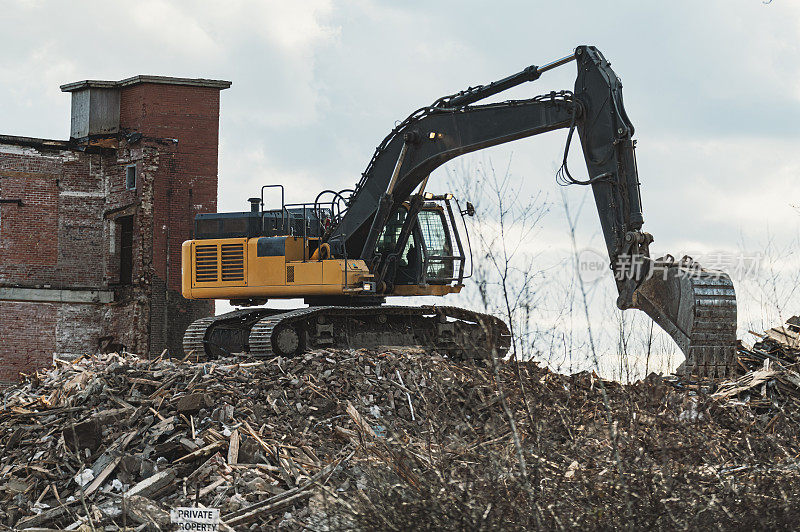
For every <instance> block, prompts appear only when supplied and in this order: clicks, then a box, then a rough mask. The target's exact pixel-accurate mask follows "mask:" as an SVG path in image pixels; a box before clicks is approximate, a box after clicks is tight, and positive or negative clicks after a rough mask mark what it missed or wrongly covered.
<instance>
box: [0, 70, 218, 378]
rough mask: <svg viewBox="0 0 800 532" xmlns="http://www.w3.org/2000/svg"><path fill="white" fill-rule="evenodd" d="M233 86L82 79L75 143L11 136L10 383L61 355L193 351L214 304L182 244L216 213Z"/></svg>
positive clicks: (1, 355) (5, 249)
mask: <svg viewBox="0 0 800 532" xmlns="http://www.w3.org/2000/svg"><path fill="white" fill-rule="evenodd" d="M229 86H230V82H227V81H216V80H206V79H183V78H168V77H157V76H136V77H133V78H129V79H125V80H122V81H116V82H111V81H81V82H77V83H70V84H68V85H64V86H62V87H61V90H62V91H64V92H69V93H71V95H72V117H71V133H70V139H69V140H66V141H60V140H46V139H38V138H27V137H15V136H6V135H0V382H9V381H13V380H16V379H17V378H18V374H19V372H30V371H33V370H34V369H36V368H38V367H43V366H48V365H49V364H50V362H51V360H52V357H53V356H54V355H55V356H64V357H69V356H75V355H81V354H87V353H89V354H91V353H94V352H97V351H100V350H110V349H120V348H122V347H124V348H125V349H127V350H129V351H132V352H137V353H143V354H144V353H148V354H159V353H161V352H162V350H164V349H169V350H170V351H171V352H172V353H179V352H180V344H181V337H182V335H183V331H184V330H185V328H186V326H187V325H188V324H189V323H190V322H191V321H193V320H195V319H197V318H199V317H202V316H207V315H210V314H211V313H212V311H213V306H212V303H210V302H205V301H187V300H185V299H183V298H182V297H181V295H180V275H181V264H180V252H181V243H182V242H183V241H184V240H187V239H189V238H191V236H192V228H193V219H194V216H195V214H197V213H199V212H215V210H216V200H217V148H218V136H219V101H220V90H222V89H225V88H228V87H229Z"/></svg>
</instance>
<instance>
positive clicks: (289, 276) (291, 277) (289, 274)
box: [286, 266, 294, 283]
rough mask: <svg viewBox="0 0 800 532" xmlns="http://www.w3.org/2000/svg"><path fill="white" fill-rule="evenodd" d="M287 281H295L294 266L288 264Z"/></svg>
mask: <svg viewBox="0 0 800 532" xmlns="http://www.w3.org/2000/svg"><path fill="white" fill-rule="evenodd" d="M286 282H287V283H293V282H294V266H287V267H286Z"/></svg>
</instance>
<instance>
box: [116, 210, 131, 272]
mask: <svg viewBox="0 0 800 532" xmlns="http://www.w3.org/2000/svg"><path fill="white" fill-rule="evenodd" d="M117 224H118V225H119V236H120V239H119V240H120V243H119V284H131V283H132V282H133V216H123V217H121V218H119V219H118V220H117Z"/></svg>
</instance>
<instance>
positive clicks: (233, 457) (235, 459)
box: [228, 429, 239, 465]
mask: <svg viewBox="0 0 800 532" xmlns="http://www.w3.org/2000/svg"><path fill="white" fill-rule="evenodd" d="M238 463H239V429H233V432H231V439H230V442H229V443H228V464H230V465H236V464H238Z"/></svg>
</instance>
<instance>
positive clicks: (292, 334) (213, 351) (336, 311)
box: [184, 305, 511, 358]
mask: <svg viewBox="0 0 800 532" xmlns="http://www.w3.org/2000/svg"><path fill="white" fill-rule="evenodd" d="M245 330H246V332H247V341H246V343H245V342H242V340H241V339H242V338H243V335H244V333H245ZM223 331H225V334H223ZM231 331H233V332H231ZM226 339H230V340H232V341H231V342H230V343H229V345H223V344H222V343H221V342H223V341H224V340H226ZM510 344H511V336H510V333H509V331H508V327H507V326H506V324H505V323H504V322H503V321H502V320H500V319H498V318H496V317H494V316H490V315H488V314H481V313H478V312H473V311H470V310H466V309H461V308H457V307H445V306H442V307H440V306H422V307H404V306H390V305H376V306H355V307H344V306H312V307H307V308H301V309H295V310H279V309H250V310H240V311H234V312H230V313H228V314H223V315H221V316H215V317H213V318H203V319H200V320H197V321H196V322H194V323H193V324H192V325H191V326H190V327H189V328H188V329H187V331H186V335H185V337H184V350H185V351H186V352H187V353H189V352H190V351H191V350H195V352H203V353H205V354H206V355H207V356H218V355H219V354H232V353H243V354H246V355H247V356H251V357H270V356H294V355H298V354H300V353H303V352H305V351H308V350H311V349H317V348H325V347H328V348H362V347H367V348H369V347H381V346H386V347H411V346H419V347H422V348H426V349H430V350H435V351H438V352H446V353H448V354H450V355H452V356H459V357H466V358H487V357H489V356H491V351H492V348H494V349H495V350H496V354H497V356H503V355H504V354H505V353H506V352H507V351H508V348H509V346H510Z"/></svg>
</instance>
